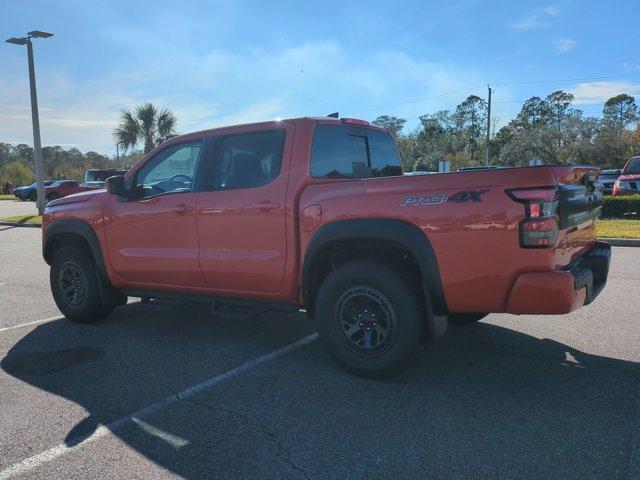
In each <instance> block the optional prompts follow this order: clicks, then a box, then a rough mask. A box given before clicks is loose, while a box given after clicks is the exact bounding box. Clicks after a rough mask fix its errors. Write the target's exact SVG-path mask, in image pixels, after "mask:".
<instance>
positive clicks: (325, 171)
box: [311, 125, 402, 178]
mask: <svg viewBox="0 0 640 480" xmlns="http://www.w3.org/2000/svg"><path fill="white" fill-rule="evenodd" d="M395 175H402V166H401V163H400V156H399V155H398V150H397V148H396V145H395V142H394V141H393V138H391V135H389V134H388V133H385V132H379V131H376V130H368V129H365V128H357V127H346V126H341V125H318V126H317V127H316V128H315V131H314V134H313V146H312V149H311V176H312V177H315V178H367V177H389V176H395Z"/></svg>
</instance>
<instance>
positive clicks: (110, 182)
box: [104, 175, 127, 197]
mask: <svg viewBox="0 0 640 480" xmlns="http://www.w3.org/2000/svg"><path fill="white" fill-rule="evenodd" d="M104 187H105V188H106V189H107V192H109V193H110V194H111V195H118V196H119V197H124V196H126V193H127V185H126V184H125V182H124V177H123V176H122V175H116V176H114V177H109V178H107V179H106V180H105V181H104Z"/></svg>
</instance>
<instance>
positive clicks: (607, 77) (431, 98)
mask: <svg viewBox="0 0 640 480" xmlns="http://www.w3.org/2000/svg"><path fill="white" fill-rule="evenodd" d="M629 77H640V74H639V73H629V74H624V75H601V76H594V77H579V78H564V79H555V80H525V81H518V82H491V83H489V85H490V86H497V85H533V84H540V83H563V82H579V81H586V80H611V79H616V78H629ZM484 85H485V84H482V85H476V86H473V87H469V88H464V89H461V90H454V91H451V92H445V93H441V94H439V95H433V96H430V97H423V98H415V99H412V100H405V101H403V102H398V103H391V104H388V105H380V106H377V107H371V108H366V109H363V110H358V111H355V112H350V113H348V114H347V115H356V114H359V113H366V112H371V111H374V110H382V109H384V108H391V107H399V106H402V105H408V104H411V103H418V102H424V101H427V100H434V99H436V98H441V97H446V96H448V95H455V94H456V93H465V92H469V91H472V90H477V89H479V88H482V87H484ZM594 99H595V97H594ZM517 102H518V101H516V100H514V101H512V102H506V101H504V102H498V101H494V103H517Z"/></svg>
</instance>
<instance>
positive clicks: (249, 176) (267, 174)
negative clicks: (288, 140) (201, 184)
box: [208, 130, 286, 190]
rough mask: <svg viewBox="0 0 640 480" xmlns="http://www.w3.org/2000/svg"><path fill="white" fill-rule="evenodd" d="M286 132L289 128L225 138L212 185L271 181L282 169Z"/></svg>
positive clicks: (223, 186)
mask: <svg viewBox="0 0 640 480" xmlns="http://www.w3.org/2000/svg"><path fill="white" fill-rule="evenodd" d="M285 135H286V132H285V130H267V131H262V132H250V133H241V134H238V135H231V136H228V137H225V138H223V139H222V141H221V142H220V146H219V147H218V154H217V161H216V162H215V168H214V171H213V174H212V176H211V179H210V181H209V185H208V189H209V190H225V189H235V188H254V187H259V186H261V185H265V184H267V183H269V182H270V181H271V180H273V179H274V178H276V177H277V176H278V174H279V173H280V167H281V165H282V152H283V149H284V140H285Z"/></svg>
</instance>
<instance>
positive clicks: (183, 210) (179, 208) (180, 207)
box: [171, 203, 189, 215]
mask: <svg viewBox="0 0 640 480" xmlns="http://www.w3.org/2000/svg"><path fill="white" fill-rule="evenodd" d="M171 211H172V212H174V213H177V214H178V215H184V214H185V213H187V212H188V211H189V207H187V206H186V205H185V204H183V203H181V204H179V205H176V206H175V207H173V208H172V209H171Z"/></svg>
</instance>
